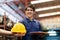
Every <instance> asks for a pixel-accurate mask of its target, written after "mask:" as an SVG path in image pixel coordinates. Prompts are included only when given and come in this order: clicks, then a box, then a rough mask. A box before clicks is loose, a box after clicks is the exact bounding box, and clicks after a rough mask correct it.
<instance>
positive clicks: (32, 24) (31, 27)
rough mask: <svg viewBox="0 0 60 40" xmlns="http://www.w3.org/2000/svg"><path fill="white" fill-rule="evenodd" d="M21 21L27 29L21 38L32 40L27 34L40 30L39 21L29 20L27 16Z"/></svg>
mask: <svg viewBox="0 0 60 40" xmlns="http://www.w3.org/2000/svg"><path fill="white" fill-rule="evenodd" d="M22 23H23V24H24V25H25V28H26V30H27V33H26V36H24V38H23V40H32V39H31V37H30V34H29V33H30V32H36V31H42V30H41V25H40V23H39V22H38V21H36V20H35V19H33V20H30V19H29V18H24V20H23V21H22Z"/></svg>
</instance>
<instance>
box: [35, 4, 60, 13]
mask: <svg viewBox="0 0 60 40" xmlns="http://www.w3.org/2000/svg"><path fill="white" fill-rule="evenodd" d="M55 8H60V5H58V6H51V7H44V8H38V9H35V11H36V12H38V11H44V10H50V9H55Z"/></svg>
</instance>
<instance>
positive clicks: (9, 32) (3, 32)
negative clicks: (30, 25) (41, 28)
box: [0, 29, 25, 36]
mask: <svg viewBox="0 0 60 40" xmlns="http://www.w3.org/2000/svg"><path fill="white" fill-rule="evenodd" d="M0 34H2V35H13V36H25V34H24V33H23V34H22V33H21V34H20V33H19V34H17V33H16V34H15V33H13V32H11V31H7V30H3V29H0Z"/></svg>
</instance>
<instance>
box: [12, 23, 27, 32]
mask: <svg viewBox="0 0 60 40" xmlns="http://www.w3.org/2000/svg"><path fill="white" fill-rule="evenodd" d="M11 32H15V33H26V28H25V26H24V25H23V24H22V23H16V24H15V25H14V26H13V28H12V29H11Z"/></svg>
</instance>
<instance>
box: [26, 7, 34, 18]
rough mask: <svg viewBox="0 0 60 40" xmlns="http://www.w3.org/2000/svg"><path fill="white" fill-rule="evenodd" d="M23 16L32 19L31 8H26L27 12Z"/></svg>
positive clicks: (32, 12)
mask: <svg viewBox="0 0 60 40" xmlns="http://www.w3.org/2000/svg"><path fill="white" fill-rule="evenodd" d="M25 14H26V16H27V17H33V14H34V11H33V9H32V8H30V7H28V8H27V10H25Z"/></svg>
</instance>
